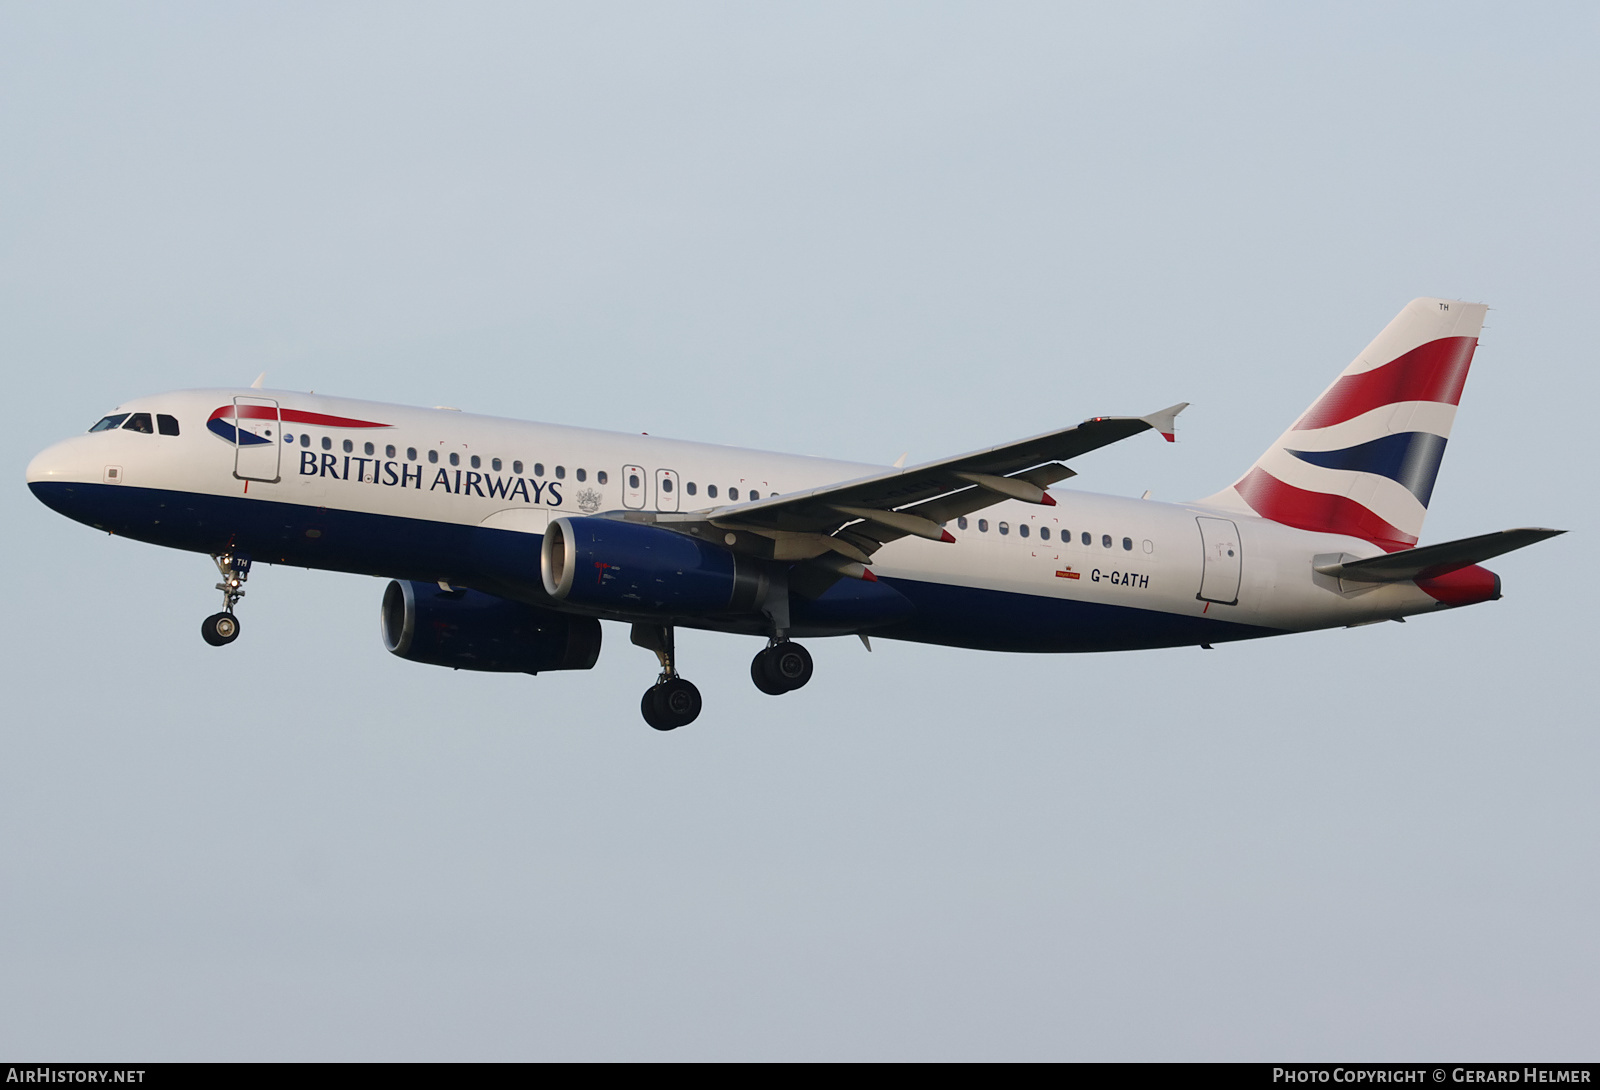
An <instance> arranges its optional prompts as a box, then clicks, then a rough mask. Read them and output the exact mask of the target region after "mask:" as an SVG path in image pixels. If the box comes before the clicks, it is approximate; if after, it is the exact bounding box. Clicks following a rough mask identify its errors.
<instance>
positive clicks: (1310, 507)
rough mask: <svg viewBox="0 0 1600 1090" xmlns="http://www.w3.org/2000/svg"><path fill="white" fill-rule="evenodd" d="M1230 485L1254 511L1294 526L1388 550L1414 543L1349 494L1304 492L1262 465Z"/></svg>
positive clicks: (1408, 546)
mask: <svg viewBox="0 0 1600 1090" xmlns="http://www.w3.org/2000/svg"><path fill="white" fill-rule="evenodd" d="M1233 487H1234V489H1235V490H1236V491H1237V492H1238V493H1239V495H1241V496H1243V497H1244V502H1245V503H1248V504H1249V505H1250V506H1251V507H1252V508H1253V509H1254V510H1255V512H1256V514H1258V515H1260V516H1261V517H1262V518H1265V519H1271V520H1272V521H1273V522H1281V523H1283V524H1284V525H1285V526H1293V527H1294V528H1295V529H1297V530H1315V531H1318V532H1320V533H1327V534H1349V535H1350V536H1351V537H1359V538H1362V539H1364V540H1366V541H1370V542H1372V543H1373V544H1374V545H1381V546H1383V548H1384V550H1385V551H1386V552H1391V553H1392V552H1398V551H1399V550H1401V549H1409V548H1411V547H1412V546H1413V545H1415V544H1416V543H1417V539H1416V538H1414V537H1412V536H1411V535H1410V534H1408V533H1404V532H1403V531H1401V530H1398V529H1396V528H1395V527H1393V526H1390V525H1389V524H1388V523H1387V522H1386V521H1384V520H1383V519H1381V518H1379V517H1378V516H1377V515H1375V514H1373V513H1372V512H1371V511H1369V510H1367V509H1366V508H1365V507H1363V506H1361V505H1360V504H1359V503H1357V502H1356V501H1355V500H1352V499H1350V498H1349V497H1348V496H1335V495H1332V494H1331V493H1327V492H1307V491H1306V490H1305V489H1303V488H1296V487H1295V486H1294V485H1292V484H1284V483H1283V482H1282V481H1280V480H1278V478H1276V477H1274V476H1273V475H1272V474H1270V473H1268V472H1267V471H1266V470H1264V469H1260V468H1257V469H1252V470H1251V471H1250V472H1249V473H1247V474H1246V475H1245V478H1244V480H1242V481H1240V482H1239V483H1238V484H1236V485H1234V486H1233Z"/></svg>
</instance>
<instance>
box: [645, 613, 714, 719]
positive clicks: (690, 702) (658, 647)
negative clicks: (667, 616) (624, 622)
mask: <svg viewBox="0 0 1600 1090" xmlns="http://www.w3.org/2000/svg"><path fill="white" fill-rule="evenodd" d="M631 639H632V641H633V643H634V645H635V646H637V647H643V648H644V649H645V650H646V651H654V652H655V653H656V658H658V659H660V660H661V677H660V679H659V680H658V681H657V682H656V683H655V684H654V685H652V686H651V687H650V688H648V689H646V690H645V691H644V696H643V697H641V698H640V700H639V713H640V714H641V715H643V716H644V721H645V722H646V723H649V724H650V725H651V726H652V727H654V728H655V729H656V730H677V729H678V728H679V727H686V726H688V725H689V724H690V723H693V722H694V721H695V719H696V718H697V717H698V716H699V715H700V690H699V689H697V688H695V687H694V684H693V683H692V682H690V681H688V680H686V679H685V678H681V677H679V676H678V669H677V657H676V654H675V650H674V640H673V638H672V626H671V625H655V624H636V625H634V626H633V635H632V637H631Z"/></svg>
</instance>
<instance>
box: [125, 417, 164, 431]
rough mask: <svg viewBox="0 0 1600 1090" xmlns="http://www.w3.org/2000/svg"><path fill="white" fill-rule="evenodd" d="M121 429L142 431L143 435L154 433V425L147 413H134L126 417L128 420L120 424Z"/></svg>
mask: <svg viewBox="0 0 1600 1090" xmlns="http://www.w3.org/2000/svg"><path fill="white" fill-rule="evenodd" d="M122 430H123V431H137V432H143V433H144V434H145V435H154V434H155V433H156V428H155V425H154V424H152V423H151V422H150V414H149V413H134V414H133V415H132V416H130V417H128V422H127V423H126V424H124V425H122Z"/></svg>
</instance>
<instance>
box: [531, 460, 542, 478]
mask: <svg viewBox="0 0 1600 1090" xmlns="http://www.w3.org/2000/svg"><path fill="white" fill-rule="evenodd" d="M533 475H534V476H535V477H543V476H544V463H543V462H535V463H533Z"/></svg>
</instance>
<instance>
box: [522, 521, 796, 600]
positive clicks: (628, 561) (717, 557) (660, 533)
mask: <svg viewBox="0 0 1600 1090" xmlns="http://www.w3.org/2000/svg"><path fill="white" fill-rule="evenodd" d="M539 571H540V574H541V576H542V577H543V580H544V589H545V592H546V593H548V594H549V595H550V597H552V598H554V599H555V600H556V601H558V602H571V603H572V604H573V605H581V606H589V607H591V608H596V609H606V610H615V611H617V612H619V613H632V614H638V613H660V614H678V615H682V614H717V613H746V612H750V611H752V610H754V609H755V608H756V605H757V603H758V602H759V601H760V600H761V597H762V595H763V594H764V593H765V590H766V585H767V576H766V574H765V573H764V572H763V571H762V569H761V567H760V566H759V565H758V564H757V563H755V562H753V561H751V560H749V559H746V558H744V557H740V556H737V555H735V554H734V553H732V552H730V551H729V550H727V549H724V548H723V547H722V546H721V545H713V544H712V543H710V542H708V541H701V540H700V539H699V538H696V537H691V536H689V535H688V534H680V533H676V532H674V531H672V530H664V529H662V528H661V527H659V526H650V525H645V524H642V523H637V522H622V521H618V520H616V519H599V518H559V519H556V520H555V521H554V522H552V523H550V526H549V528H548V529H547V530H546V531H545V535H544V545H543V547H542V549H541V551H540V554H539Z"/></svg>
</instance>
